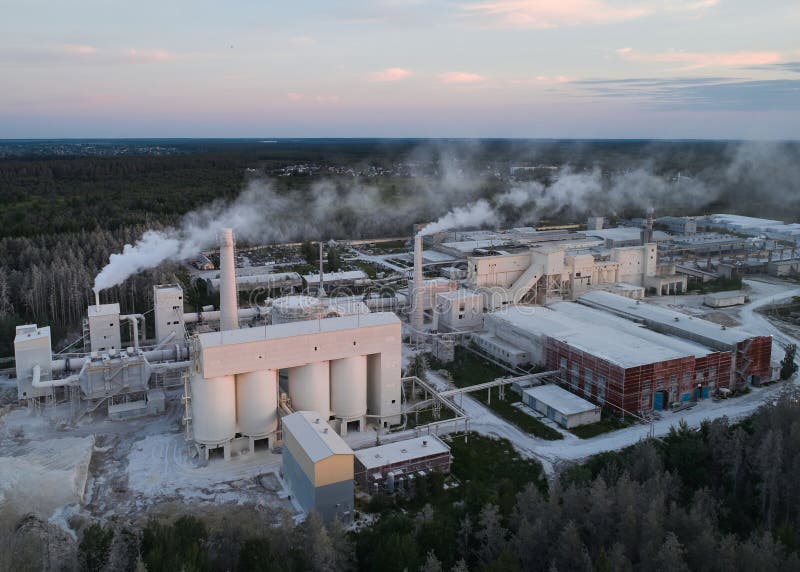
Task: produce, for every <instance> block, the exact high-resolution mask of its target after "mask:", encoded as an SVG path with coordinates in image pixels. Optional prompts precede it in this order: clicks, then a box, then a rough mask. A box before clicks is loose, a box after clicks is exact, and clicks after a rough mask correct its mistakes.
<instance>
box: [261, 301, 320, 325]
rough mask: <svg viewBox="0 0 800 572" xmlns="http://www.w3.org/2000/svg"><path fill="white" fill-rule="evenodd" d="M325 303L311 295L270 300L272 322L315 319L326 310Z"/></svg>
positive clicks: (283, 322) (280, 322)
mask: <svg viewBox="0 0 800 572" xmlns="http://www.w3.org/2000/svg"><path fill="white" fill-rule="evenodd" d="M326 309H327V308H326V306H325V304H324V303H323V302H322V301H321V300H320V299H319V298H314V297H312V296H285V297H283V298H278V299H277V300H274V301H273V302H272V323H273V324H285V323H287V322H299V321H302V320H316V319H317V318H318V317H320V316H323V315H324V314H325V311H326Z"/></svg>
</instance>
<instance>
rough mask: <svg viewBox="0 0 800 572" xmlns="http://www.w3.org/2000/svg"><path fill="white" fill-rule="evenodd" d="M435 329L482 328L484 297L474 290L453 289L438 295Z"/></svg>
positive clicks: (452, 330) (434, 313)
mask: <svg viewBox="0 0 800 572" xmlns="http://www.w3.org/2000/svg"><path fill="white" fill-rule="evenodd" d="M433 319H434V325H433V329H434V330H439V331H443V332H464V331H470V330H475V329H480V327H481V324H482V323H483V297H482V296H481V295H480V294H478V293H477V292H474V291H472V290H463V289H461V290H453V291H448V292H442V293H439V294H437V295H436V307H435V308H434V312H433Z"/></svg>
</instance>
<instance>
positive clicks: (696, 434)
mask: <svg viewBox="0 0 800 572" xmlns="http://www.w3.org/2000/svg"><path fill="white" fill-rule="evenodd" d="M799 399H800V394H798V392H797V391H796V390H793V391H790V392H787V393H785V394H784V395H783V396H782V397H781V398H780V399H778V400H777V401H776V402H775V403H773V404H769V405H765V406H763V407H762V408H761V409H760V410H759V411H758V412H757V413H755V414H754V415H753V416H752V417H750V418H748V419H746V420H744V421H742V422H740V423H731V422H729V421H728V420H727V419H725V418H722V419H718V420H715V421H710V422H706V423H704V424H703V425H702V426H701V427H700V428H699V429H691V428H689V427H688V426H686V425H680V426H679V427H675V428H673V429H672V431H671V432H670V433H669V434H668V435H667V436H666V437H664V438H663V439H661V440H655V439H650V440H644V441H641V442H639V443H638V444H636V445H634V446H632V447H630V448H628V449H626V450H623V451H619V452H612V453H604V454H601V455H598V456H596V457H593V458H591V459H589V460H588V461H586V462H583V463H580V464H576V465H573V466H571V467H568V468H566V469H564V470H563V471H562V472H561V473H560V475H559V476H558V477H557V478H556V479H554V480H553V481H552V482H551V483H550V484H549V485H548V484H547V482H546V481H545V480H544V478H543V474H542V471H541V466H540V465H539V464H538V463H536V462H534V461H531V460H526V459H523V458H521V457H520V456H519V454H518V453H516V452H515V451H514V449H513V446H512V445H511V443H509V442H508V441H505V440H494V439H491V438H488V437H483V436H480V435H477V434H470V435H469V436H468V439H467V441H465V440H464V438H463V437H458V438H453V439H452V440H451V446H452V451H453V456H454V462H453V467H452V470H453V475H454V476H455V477H456V479H457V480H456V481H454V482H450V483H448V484H447V486H445V479H444V477H442V476H441V475H438V474H434V475H432V476H431V477H428V478H427V479H423V480H421V481H420V483H419V485H420V488H419V489H418V490H417V494H416V495H415V496H412V497H401V496H392V497H390V496H384V495H374V496H372V497H371V499H370V500H368V501H366V500H364V499H359V500H358V502H357V509H358V511H359V512H361V513H365V514H370V515H371V517H372V518H373V519H375V522H374V524H372V525H370V526H365V527H363V528H359V529H358V530H353V531H349V532H347V531H344V530H343V529H342V527H341V526H339V525H338V524H334V525H332V526H330V527H325V526H323V525H322V523H321V521H320V520H319V518H318V516H316V515H315V514H312V515H310V516H309V517H308V519H307V520H306V521H305V523H304V524H302V525H300V526H295V525H294V524H293V523H292V520H291V517H290V516H289V515H288V514H287V515H284V517H283V522H282V523H281V525H280V526H277V527H264V528H254V527H253V526H251V525H247V524H243V523H240V522H239V521H238V519H237V511H238V510H240V509H237V508H232V509H230V512H229V514H228V515H227V517H226V518H225V519H224V520H223V522H222V523H221V524H220V523H216V524H211V523H209V522H205V521H202V520H199V519H196V518H193V517H183V518H179V519H177V520H168V521H164V520H150V521H149V523H148V524H147V525H146V526H145V527H144V528H143V529H142V530H140V531H138V532H135V531H134V532H133V533H131V532H130V531H128V532H127V533H125V534H121V533H120V532H119V526H118V525H115V524H113V523H112V524H109V525H107V526H105V527H104V526H100V525H97V526H95V527H87V528H86V529H84V531H83V532H82V534H81V538H82V539H81V542H80V548H79V549H78V550H77V555H76V564H75V567H80V566H78V564H77V562H81V563H83V565H82V567H81V569H83V570H111V569H114V570H135V569H139V570H141V569H144V567H146V569H147V570H150V571H159V570H179V569H183V570H209V571H217V570H219V571H223V570H228V571H237V572H239V571H241V572H246V571H273V570H274V571H300V570H318V571H330V572H336V571H342V572H344V571H349V570H370V571H371V570H375V571H377V570H380V571H386V572H394V571H396V572H401V571H404V570H407V571H423V572H439V571H445V570H448V571H454V572H461V571H465V570H477V571H501V570H502V571H512V572H513V571H536V570H547V571H559V572H572V571H576V572H577V571H581V572H589V571H612V570H613V571H623V572H624V571H631V572H633V571H642V572H644V571H647V572H650V571H663V572H679V571H688V570H698V571H709V572H713V571H720V572H722V571H725V572H727V571H730V570H733V571H737V570H738V571H742V572H745V571H747V572H750V571H752V570H771V571H772V570H775V571H790V570H798V569H800V558H799V557H798V550H800V534H799V533H798V531H800V527H799V526H798V524H800V490H798V487H797V485H796V475H797V474H798V471H800V406H799V405H798V403H799ZM115 527H116V528H115ZM112 529H113V532H112V533H109V530H112ZM118 537H119V540H115V539H117V538H118ZM123 540H124V542H123ZM115 547H116V548H115ZM24 553H25V554H27V552H24ZM89 562H91V563H93V564H92V565H91V566H90V565H88V564H87V563H89ZM137 567H138V568H137ZM67 569H72V568H69V567H68V568H67Z"/></svg>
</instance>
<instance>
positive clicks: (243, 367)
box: [200, 314, 401, 424]
mask: <svg viewBox="0 0 800 572" xmlns="http://www.w3.org/2000/svg"><path fill="white" fill-rule="evenodd" d="M374 315H375V314H373V316H374ZM338 319H349V318H328V319H326V320H324V322H329V321H330V320H338ZM367 320H368V316H367V317H364V321H367ZM300 324H310V326H308V327H310V328H313V327H315V326H316V325H317V322H316V321H312V322H300V323H293V324H285V325H281V326H270V327H272V328H278V327H281V328H282V327H284V326H287V327H288V330H287V331H291V330H292V328H295V327H303V326H300ZM252 330H254V334H253V335H252V336H251V337H254V336H255V335H256V334H257V331H264V328H253V329H252ZM242 332H248V331H247V330H238V331H236V333H231V332H224V333H223V334H229V333H230V334H233V335H231V336H230V338H229V339H230V340H231V343H223V344H221V345H219V344H218V345H203V347H202V357H201V361H202V374H203V377H205V378H206V379H209V378H213V377H220V376H223V375H230V374H234V373H237V374H238V373H247V372H250V371H261V370H265V369H274V370H280V369H284V368H289V367H296V366H301V365H305V364H308V363H313V362H318V361H328V360H334V359H341V358H346V357H354V356H361V355H366V356H367V392H368V397H367V408H368V414H370V415H379V416H380V417H381V418H383V419H384V420H386V421H388V422H389V423H390V424H394V423H396V422H398V421H399V416H400V407H401V404H400V377H401V354H400V348H401V329H400V321H399V320H396V321H392V322H391V323H385V324H380V325H364V326H361V327H354V328H347V329H340V330H331V331H321V332H310V333H305V334H303V335H290V336H286V337H276V338H268V339H255V340H252V341H241V340H242V339H243V338H241V337H238V338H237V337H236V336H237V335H241V333H242ZM247 335H250V334H249V333H248V334H245V336H247ZM207 336H211V337H210V338H209V337H207ZM217 336H220V338H219V339H222V340H223V341H224V340H225V337H224V336H221V334H220V333H212V334H202V335H201V336H200V340H201V345H202V344H203V340H211V339H218V338H217ZM248 339H250V338H248Z"/></svg>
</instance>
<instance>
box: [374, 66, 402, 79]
mask: <svg viewBox="0 0 800 572" xmlns="http://www.w3.org/2000/svg"><path fill="white" fill-rule="evenodd" d="M411 74H412V72H411V70H407V69H403V68H385V69H382V70H381V71H379V72H374V73H371V74H370V76H369V77H370V81H400V80H403V79H406V78H407V77H408V76H410V75H411Z"/></svg>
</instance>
